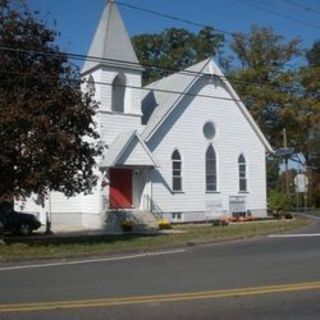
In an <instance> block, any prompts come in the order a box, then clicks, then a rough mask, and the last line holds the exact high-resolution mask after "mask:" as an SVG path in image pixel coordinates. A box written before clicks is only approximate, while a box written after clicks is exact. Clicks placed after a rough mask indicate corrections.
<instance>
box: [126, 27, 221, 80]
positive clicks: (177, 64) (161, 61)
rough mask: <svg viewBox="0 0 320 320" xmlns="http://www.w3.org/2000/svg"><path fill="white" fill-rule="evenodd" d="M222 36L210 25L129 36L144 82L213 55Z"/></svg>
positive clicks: (219, 45)
mask: <svg viewBox="0 0 320 320" xmlns="http://www.w3.org/2000/svg"><path fill="white" fill-rule="evenodd" d="M223 42H224V37H223V36H222V35H221V34H218V33H216V32H215V31H214V29H213V28H211V27H204V28H202V29H201V30H200V31H199V32H198V33H193V32H191V31H188V30H186V29H177V28H169V29H165V30H164V31H162V32H161V33H158V34H141V35H138V36H135V37H133V38H132V43H133V45H134V48H135V51H136V53H137V56H138V59H139V61H140V63H141V64H142V65H143V66H145V68H146V71H145V72H144V74H143V82H144V84H146V83H149V82H152V81H155V80H158V79H160V78H162V77H165V76H167V75H169V74H170V73H174V72H176V71H178V70H182V69H185V68H187V67H189V66H190V65H192V64H195V63H197V62H200V61H201V60H204V59H206V58H208V57H210V56H212V55H215V54H216V53H217V52H218V51H219V49H221V48H222V46H223Z"/></svg>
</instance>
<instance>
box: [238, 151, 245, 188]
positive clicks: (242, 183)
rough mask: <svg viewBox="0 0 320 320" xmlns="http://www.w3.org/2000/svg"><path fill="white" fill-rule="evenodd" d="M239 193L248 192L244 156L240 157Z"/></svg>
mask: <svg viewBox="0 0 320 320" xmlns="http://www.w3.org/2000/svg"><path fill="white" fill-rule="evenodd" d="M238 165H239V191H247V165H246V159H245V158H244V156H243V154H241V155H240V156H239V159H238Z"/></svg>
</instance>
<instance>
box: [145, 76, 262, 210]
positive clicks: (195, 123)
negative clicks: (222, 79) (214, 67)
mask: <svg viewBox="0 0 320 320" xmlns="http://www.w3.org/2000/svg"><path fill="white" fill-rule="evenodd" d="M206 81H207V80H205V82H202V83H200V82H199V84H198V85H196V87H194V88H193V93H195V94H196V93H199V94H200V95H212V96H218V97H222V98H227V99H228V98H229V99H230V98H231V96H230V95H229V93H228V92H227V91H226V89H225V88H224V87H223V86H222V85H221V84H220V83H219V82H215V83H207V82H206ZM207 121H212V122H213V123H214V125H215V128H216V135H215V137H214V139H213V140H212V145H213V147H214V149H215V151H216V156H217V172H218V190H217V192H216V193H206V190H205V154H206V150H207V148H208V146H209V144H210V142H209V141H207V139H206V138H205V137H204V135H203V126H204V124H205V123H206V122H207ZM148 145H149V147H150V149H151V150H152V151H153V153H154V155H155V157H156V158H157V159H159V162H160V169H159V172H154V174H153V179H152V180H153V199H154V201H155V202H156V203H157V205H158V206H159V207H160V208H161V209H162V210H163V211H165V212H170V211H172V212H181V211H182V212H183V211H190V212H192V211H203V210H205V203H206V201H208V200H209V201H211V200H215V201H221V202H222V206H223V209H224V210H228V209H229V196H239V195H243V196H245V197H246V201H247V207H248V209H254V210H261V209H262V210H265V208H266V173H265V147H264V145H263V144H262V142H261V141H260V139H259V138H258V136H257V134H256V133H255V132H254V130H253V129H252V127H251V126H250V124H249V122H248V121H247V120H246V119H245V117H244V116H243V115H242V113H241V112H240V110H239V108H238V106H237V105H236V103H235V102H234V101H230V100H219V99H212V98H207V97H199V96H197V97H191V96H187V97H185V98H184V100H182V102H181V103H180V105H179V106H178V107H177V108H176V109H175V110H174V111H173V113H172V114H171V115H170V117H169V118H168V119H167V120H166V122H165V123H164V124H163V125H162V126H161V127H160V128H159V130H158V131H157V133H156V134H155V135H154V137H153V138H151V140H150V141H149V142H148ZM175 149H178V150H179V152H180V154H181V157H182V171H183V192H182V193H172V192H171V190H170V188H171V184H172V183H171V179H172V176H171V171H172V164H171V155H172V152H173V151H174V150H175ZM241 153H242V154H243V155H244V156H245V158H246V161H247V170H248V174H247V176H248V192H247V193H240V192H239V182H238V157H239V155H240V154H241Z"/></svg>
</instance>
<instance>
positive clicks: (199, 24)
mask: <svg viewBox="0 0 320 320" xmlns="http://www.w3.org/2000/svg"><path fill="white" fill-rule="evenodd" d="M117 4H118V5H119V6H122V7H126V8H130V9H134V10H138V11H141V12H145V13H150V14H153V15H156V16H159V17H162V18H166V19H170V20H174V21H179V22H183V23H187V24H190V25H192V26H195V27H201V28H208V27H210V26H209V25H206V24H203V23H199V22H195V21H191V20H189V19H185V18H180V17H177V16H173V15H170V14H167V13H163V12H159V11H155V10H151V9H147V8H142V7H139V6H135V5H132V4H128V3H124V2H122V1H117ZM213 29H214V31H216V32H217V33H222V34H226V35H228V36H232V37H234V36H235V33H233V32H230V31H226V30H222V29H216V28H213Z"/></svg>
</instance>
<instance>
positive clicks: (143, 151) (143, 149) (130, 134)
mask: <svg viewBox="0 0 320 320" xmlns="http://www.w3.org/2000/svg"><path fill="white" fill-rule="evenodd" d="M137 147H139V148H140V150H139V151H140V157H139V158H138V159H137V158H135V159H133V162H132V161H130V155H132V154H134V153H135V151H136V149H137ZM134 162H135V163H134ZM124 164H129V165H149V166H154V167H159V164H158V161H157V160H156V159H155V158H154V156H153V155H152V153H151V151H150V150H149V148H148V147H147V145H146V144H145V142H144V141H143V140H142V138H141V137H140V135H139V133H138V132H137V130H131V131H126V132H121V133H119V134H118V136H117V137H116V138H115V140H114V141H113V142H112V144H111V145H110V146H109V149H108V150H107V151H106V152H105V154H104V155H103V158H102V160H101V161H100V163H99V167H100V168H106V167H114V166H116V165H124Z"/></svg>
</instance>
